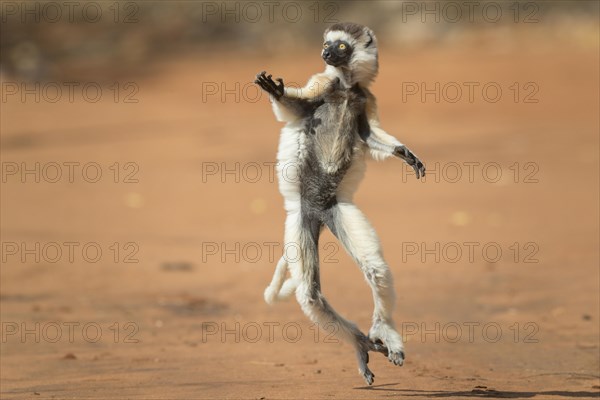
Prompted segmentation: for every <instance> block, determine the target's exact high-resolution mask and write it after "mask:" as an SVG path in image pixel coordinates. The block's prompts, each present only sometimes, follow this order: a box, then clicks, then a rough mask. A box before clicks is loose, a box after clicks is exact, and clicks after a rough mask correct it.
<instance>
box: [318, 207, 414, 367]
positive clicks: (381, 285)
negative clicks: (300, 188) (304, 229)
mask: <svg viewBox="0 0 600 400" xmlns="http://www.w3.org/2000/svg"><path fill="white" fill-rule="evenodd" d="M328 226H329V228H330V229H331V231H332V232H333V234H334V235H335V236H336V237H337V238H338V239H339V240H340V242H341V243H342V244H343V245H344V247H345V248H346V250H347V251H348V253H349V254H350V255H351V256H352V258H353V259H354V260H355V261H356V263H357V264H358V265H359V267H360V269H361V270H362V271H363V273H364V275H365V278H366V280H367V282H368V283H369V285H370V286H371V290H372V291H373V300H374V303H375V309H374V311H373V325H372V326H371V329H370V330H369V338H370V339H371V340H372V341H374V342H375V343H377V342H378V341H382V342H383V343H384V344H385V346H386V347H387V350H388V354H387V356H388V359H389V361H391V362H393V363H394V364H395V365H402V364H403V362H404V350H403V348H404V346H403V343H402V337H401V336H400V334H399V333H398V332H397V331H396V329H395V327H394V321H393V318H392V313H393V310H394V300H395V294H394V283H393V278H392V274H391V272H390V269H389V267H388V265H387V264H386V262H385V260H384V259H383V255H382V251H381V246H380V244H379V239H378V237H377V234H376V233H375V230H374V229H373V227H372V226H371V224H370V223H369V221H368V220H367V219H366V217H365V216H364V214H363V213H362V212H361V211H360V210H359V209H358V207H356V206H355V205H354V204H352V203H338V204H337V205H336V206H334V207H333V209H332V219H331V221H328Z"/></svg>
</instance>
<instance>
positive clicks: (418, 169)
mask: <svg viewBox="0 0 600 400" xmlns="http://www.w3.org/2000/svg"><path fill="white" fill-rule="evenodd" d="M394 155H395V156H397V157H400V158H401V159H403V160H404V161H405V162H406V163H407V164H408V165H410V166H411V167H413V169H414V170H415V174H416V175H417V179H419V178H422V177H424V176H425V165H423V163H422V162H421V160H419V159H418V158H417V156H415V155H414V153H413V152H412V151H410V150H409V149H408V147H406V146H404V145H401V146H396V148H395V149H394Z"/></svg>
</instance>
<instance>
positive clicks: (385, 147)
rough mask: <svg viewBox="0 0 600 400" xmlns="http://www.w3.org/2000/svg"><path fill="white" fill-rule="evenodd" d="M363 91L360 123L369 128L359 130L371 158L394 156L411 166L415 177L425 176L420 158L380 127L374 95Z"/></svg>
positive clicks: (379, 158) (380, 158) (381, 158)
mask: <svg viewBox="0 0 600 400" xmlns="http://www.w3.org/2000/svg"><path fill="white" fill-rule="evenodd" d="M365 92H366V93H367V106H366V110H365V113H364V115H361V117H360V118H361V122H360V125H361V126H368V128H369V129H368V130H367V129H362V130H361V138H362V139H363V140H364V141H365V142H366V143H367V146H369V149H370V150H371V155H372V156H373V158H375V159H378V160H383V159H385V158H387V157H389V156H396V157H398V158H401V159H402V160H404V162H406V163H407V164H408V165H410V166H411V167H413V169H414V170H415V174H416V175H417V179H419V178H422V177H423V176H425V165H423V163H422V162H421V160H419V158H418V157H417V156H416V155H415V154H414V153H413V152H412V151H410V150H409V149H408V148H407V147H406V146H405V145H403V144H402V143H400V141H398V139H396V138H395V137H393V136H392V135H390V134H388V133H387V132H385V131H384V130H383V129H381V128H380V126H379V117H378V115H377V105H376V103H375V96H373V94H372V93H371V92H369V91H368V90H365ZM363 120H364V121H363Z"/></svg>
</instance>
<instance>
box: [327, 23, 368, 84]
mask: <svg viewBox="0 0 600 400" xmlns="http://www.w3.org/2000/svg"><path fill="white" fill-rule="evenodd" d="M323 38H324V43H323V51H322V53H321V55H322V57H323V60H325V62H326V63H327V64H328V65H330V66H332V67H334V68H341V69H342V70H344V71H345V72H350V74H351V77H352V81H353V82H358V83H363V84H369V83H370V82H371V81H372V80H373V79H375V76H377V70H378V66H379V65H378V62H377V38H376V37H375V34H374V33H373V31H372V30H371V29H369V28H367V27H366V26H363V25H359V24H354V23H352V22H343V23H339V24H335V25H332V26H331V27H329V28H328V29H327V30H326V31H325V34H324V35H323Z"/></svg>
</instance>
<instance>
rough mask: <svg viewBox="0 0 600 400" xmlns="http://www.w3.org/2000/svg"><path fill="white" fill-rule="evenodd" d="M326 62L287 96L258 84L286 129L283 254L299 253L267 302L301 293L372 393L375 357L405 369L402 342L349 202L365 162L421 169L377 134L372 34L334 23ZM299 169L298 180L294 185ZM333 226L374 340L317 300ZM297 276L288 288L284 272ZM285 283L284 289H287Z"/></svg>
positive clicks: (386, 287)
mask: <svg viewBox="0 0 600 400" xmlns="http://www.w3.org/2000/svg"><path fill="white" fill-rule="evenodd" d="M324 41H325V42H324V44H323V49H322V53H321V55H322V57H323V59H324V60H325V63H326V64H327V66H326V68H325V71H324V72H321V73H318V74H316V75H314V76H312V77H311V78H310V80H309V81H308V83H307V85H306V86H305V87H304V88H300V89H298V88H291V87H285V86H284V83H283V80H282V79H281V78H279V79H277V80H276V81H277V83H276V82H275V81H273V79H272V77H271V75H267V74H266V72H261V73H260V74H258V75H257V76H256V80H255V83H256V84H258V85H259V86H260V87H261V88H262V89H263V90H265V91H266V92H268V93H269V94H270V95H271V96H272V98H273V102H272V105H273V111H274V113H275V115H276V117H277V119H278V120H279V121H283V122H286V125H285V127H284V128H283V129H282V131H281V138H280V143H279V150H278V154H277V159H278V163H277V172H278V178H279V189H280V191H281V194H282V195H283V197H284V200H285V209H286V211H287V219H286V222H285V246H284V248H285V247H286V246H288V248H289V246H294V247H295V249H297V250H298V254H297V255H296V256H294V257H289V256H287V257H286V255H284V256H283V257H282V258H281V259H280V260H279V262H278V264H277V267H276V269H275V274H274V276H273V280H272V281H271V284H270V285H269V286H268V287H267V289H266V290H265V293H264V297H265V300H266V302H267V303H273V302H275V301H276V300H282V299H285V298H287V297H288V296H289V295H291V294H292V293H293V292H295V293H296V298H297V300H298V303H299V304H300V306H301V307H302V310H303V311H304V313H305V314H306V315H307V316H308V317H309V318H310V319H311V320H312V321H313V322H315V323H317V324H320V325H321V326H323V325H325V324H331V323H334V324H336V325H337V326H338V327H339V330H338V332H339V334H340V335H341V337H342V338H343V339H345V340H347V341H348V342H350V343H352V344H353V346H354V348H355V350H356V355H357V359H358V364H359V368H358V369H359V373H360V374H361V375H362V376H363V377H364V379H365V380H366V382H367V383H368V384H369V385H371V384H372V383H373V378H374V375H373V373H372V372H371V371H370V370H369V368H368V366H367V363H368V362H369V355H368V352H369V351H377V352H381V353H383V354H385V355H387V357H388V359H389V361H391V362H392V363H394V364H395V365H402V364H403V362H404V350H403V343H402V338H401V336H400V334H399V333H398V332H397V331H396V329H395V326H394V321H393V318H392V312H393V309H394V298H395V294H394V285H393V280H392V275H391V272H390V270H389V267H388V265H387V264H386V262H385V261H384V259H383V256H382V250H381V246H380V243H379V239H378V237H377V234H376V233H375V231H374V230H373V228H372V226H371V224H370V223H369V221H368V220H367V219H366V217H365V216H364V215H363V213H362V212H361V211H360V210H359V209H358V208H357V207H356V206H355V205H354V204H353V202H352V197H353V194H354V192H355V191H356V189H357V187H358V184H359V183H360V181H361V179H362V178H363V175H364V171H365V158H366V157H365V156H366V153H368V152H370V154H371V155H372V156H373V158H375V159H377V160H382V159H385V158H387V157H389V156H396V157H399V158H401V159H402V160H404V161H405V162H407V163H408V164H409V165H411V166H412V167H413V168H414V170H415V173H416V175H417V178H420V177H421V176H424V175H425V167H424V165H423V163H422V162H421V161H420V160H419V159H418V158H417V157H416V156H415V155H414V154H413V153H412V152H411V151H410V150H409V149H408V148H406V146H404V145H403V144H402V143H400V142H399V141H398V140H397V139H395V138H394V137H392V136H390V135H389V134H387V133H386V132H385V131H384V130H383V129H381V128H380V126H379V118H378V116H377V108H376V104H375V96H373V94H372V93H371V92H370V91H369V85H370V84H371V83H372V81H373V80H374V79H375V77H376V75H377V71H378V56H377V39H376V37H375V34H374V33H373V31H372V30H371V29H369V28H367V27H365V26H362V25H359V24H354V23H338V24H335V25H333V26H331V27H330V28H328V29H327V30H326V31H325V34H324ZM289 166H294V168H295V170H296V176H295V177H293V178H291V177H290V176H289V171H290V168H288V167H289ZM325 225H326V226H327V227H328V228H329V229H330V230H331V232H332V233H333V234H334V235H335V236H336V237H337V239H338V240H339V241H340V242H341V243H342V245H343V246H344V247H345V249H346V250H347V251H348V253H349V254H350V256H351V257H352V258H353V259H354V260H355V261H356V263H357V264H358V265H359V266H360V268H361V270H362V271H363V273H364V275H365V278H366V280H367V282H368V283H369V285H370V286H371V289H372V292H373V299H374V303H375V309H374V312H373V323H372V326H371V328H370V330H369V335H368V336H366V335H365V334H363V333H362V332H361V331H360V330H359V329H358V327H357V326H356V325H355V324H354V323H352V322H350V321H348V320H346V319H344V318H343V317H342V316H340V315H339V314H338V313H337V312H336V311H335V310H334V309H333V308H332V307H331V306H330V305H329V303H328V302H327V300H326V299H325V297H324V296H323V294H322V293H321V281H320V277H319V255H318V241H319V235H320V233H321V230H322V229H323V227H324V226H325ZM288 269H289V271H290V275H291V277H290V278H289V279H287V280H285V277H286V274H287V271H288ZM284 280H285V282H284Z"/></svg>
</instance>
